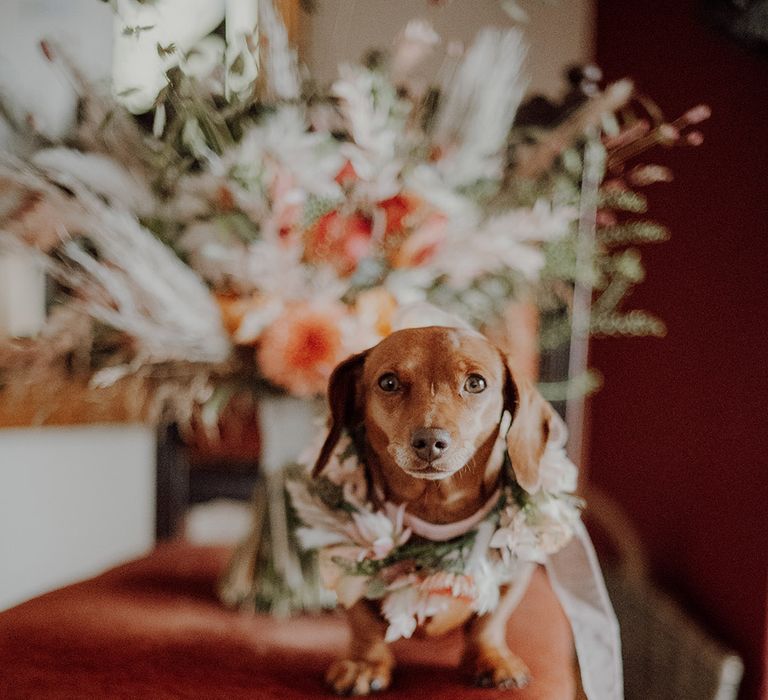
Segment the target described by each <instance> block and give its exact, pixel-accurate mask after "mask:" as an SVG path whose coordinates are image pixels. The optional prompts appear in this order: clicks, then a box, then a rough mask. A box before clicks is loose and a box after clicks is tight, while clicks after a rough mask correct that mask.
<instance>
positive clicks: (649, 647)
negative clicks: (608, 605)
mask: <svg viewBox="0 0 768 700" xmlns="http://www.w3.org/2000/svg"><path fill="white" fill-rule="evenodd" d="M587 499H588V502H589V504H590V508H589V511H590V522H591V523H593V524H596V525H598V527H599V528H600V529H601V530H605V533H606V535H608V536H609V537H610V538H611V540H612V541H614V543H615V545H616V549H617V551H618V552H619V554H620V563H619V564H618V565H615V566H613V567H611V566H606V567H605V580H606V585H607V587H608V592H609V594H610V597H611V600H612V601H613V605H614V609H615V611H616V616H617V618H618V620H619V626H620V628H621V643H622V657H623V661H624V693H625V698H626V700H730V699H732V698H734V699H735V698H736V695H737V693H738V689H739V684H740V682H741V677H742V674H743V671H744V666H743V664H742V661H741V659H740V658H739V657H738V656H737V655H736V654H734V653H733V652H730V651H728V650H727V649H725V648H724V647H722V646H721V645H720V644H719V643H717V642H716V641H714V640H713V639H712V638H711V637H709V636H708V635H707V634H706V633H705V632H704V631H703V630H702V629H701V628H699V627H698V626H697V625H695V624H694V623H693V622H692V621H691V620H690V619H689V618H688V617H687V616H686V615H685V613H684V612H683V611H682V610H681V609H680V607H679V606H678V605H676V604H675V603H674V602H673V601H672V600H671V599H670V598H669V597H668V596H666V595H664V594H663V593H662V592H661V591H659V589H658V588H657V587H656V586H655V585H654V584H653V583H652V582H651V580H650V577H649V576H648V574H647V570H648V569H647V565H646V561H645V556H644V549H643V547H642V544H641V543H640V541H639V538H638V537H637V533H636V532H635V530H634V528H633V526H632V525H631V524H630V523H629V521H628V519H627V517H626V515H624V514H623V512H622V511H621V510H620V509H619V508H618V507H617V505H616V504H615V503H612V502H611V501H610V500H609V499H608V498H607V497H606V496H604V495H602V494H599V493H596V492H594V491H593V490H590V493H589V494H588V495H587Z"/></svg>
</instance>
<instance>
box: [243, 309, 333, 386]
mask: <svg viewBox="0 0 768 700" xmlns="http://www.w3.org/2000/svg"><path fill="white" fill-rule="evenodd" d="M344 316H345V309H344V307H343V306H342V305H341V304H327V305H321V304H315V303H311V302H306V303H296V304H293V305H291V306H288V307H287V308H286V310H285V311H284V312H283V313H282V314H281V315H280V317H279V318H278V319H276V320H275V321H273V322H272V323H271V324H270V325H269V326H267V328H266V329H265V330H264V332H263V333H262V335H261V338H260V342H259V347H258V350H257V351H256V359H257V361H258V363H259V367H260V369H261V373H262V374H263V375H264V377H265V378H266V379H268V380H269V381H271V382H272V383H274V384H276V385H277V386H280V387H283V388H284V389H287V390H288V391H289V392H291V393H292V394H295V395H297V396H311V395H312V394H319V393H321V392H323V391H325V388H326V385H327V383H328V377H329V376H330V374H331V372H332V371H333V368H334V367H335V366H336V365H337V364H338V363H339V362H340V361H341V360H343V359H344V357H345V355H346V354H347V353H346V349H345V347H344V342H343V337H342V329H341V324H342V321H343V319H344Z"/></svg>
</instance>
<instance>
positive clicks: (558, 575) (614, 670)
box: [545, 522, 624, 700]
mask: <svg viewBox="0 0 768 700" xmlns="http://www.w3.org/2000/svg"><path fill="white" fill-rule="evenodd" d="M574 530H575V532H574V537H573V539H572V540H571V541H570V542H569V543H568V545H567V546H566V547H564V548H563V549H561V550H560V551H559V552H557V553H556V554H553V555H551V556H550V557H548V558H547V561H546V563H545V566H546V569H547V573H548V574H549V580H550V582H551V584H552V588H553V589H554V591H555V593H556V595H557V597H558V599H559V600H560V604H561V605H562V606H563V609H564V610H565V613H566V615H567V616H568V619H569V621H570V623H571V628H572V629H573V636H574V640H575V642H576V654H577V655H578V657H579V667H580V669H581V679H582V684H583V687H584V692H585V693H586V695H587V698H589V700H622V699H623V697H624V682H623V678H622V675H623V674H622V665H621V639H620V637H619V623H618V621H617V620H616V615H615V614H614V612H613V606H612V605H611V601H610V598H609V597H608V592H607V591H606V589H605V583H604V581H603V575H602V572H601V571H600V564H599V563H598V561H597V555H596V554H595V549H594V547H593V546H592V541H591V540H590V539H589V534H588V533H587V529H586V528H585V527H584V524H583V523H581V522H578V523H577V524H576V526H575V528H574Z"/></svg>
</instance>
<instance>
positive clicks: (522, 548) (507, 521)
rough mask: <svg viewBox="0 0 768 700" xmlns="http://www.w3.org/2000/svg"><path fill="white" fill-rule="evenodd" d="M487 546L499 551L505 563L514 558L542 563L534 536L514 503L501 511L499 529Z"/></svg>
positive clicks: (541, 554)
mask: <svg viewBox="0 0 768 700" xmlns="http://www.w3.org/2000/svg"><path fill="white" fill-rule="evenodd" d="M489 546H490V547H495V548H497V549H499V550H500V551H501V556H502V558H503V559H504V561H505V562H510V561H511V560H512V559H515V558H519V559H523V560H526V561H536V562H542V561H543V553H542V552H541V551H540V549H539V547H538V542H537V539H536V534H535V533H534V532H533V530H532V529H531V528H530V527H528V523H527V522H526V516H525V513H524V512H523V511H522V510H521V509H520V508H519V507H518V506H517V504H515V503H512V504H510V505H508V506H507V507H506V508H505V509H504V510H503V511H502V513H501V518H500V520H499V529H498V530H496V532H495V533H494V534H493V537H492V538H491V541H490V543H489Z"/></svg>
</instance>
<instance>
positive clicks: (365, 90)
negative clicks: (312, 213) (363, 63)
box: [332, 66, 404, 201]
mask: <svg viewBox="0 0 768 700" xmlns="http://www.w3.org/2000/svg"><path fill="white" fill-rule="evenodd" d="M340 74H341V77H340V78H339V79H338V80H337V81H336V82H335V83H334V84H333V88H332V92H333V94H334V95H335V96H336V97H338V98H339V100H340V107H339V108H340V111H341V113H342V115H343V117H344V121H345V124H346V126H347V128H348V130H349V133H350V136H351V137H352V141H351V142H347V143H344V144H343V145H342V146H341V153H342V155H343V156H344V157H345V158H347V159H348V160H349V161H350V163H351V164H352V167H353V168H354V169H355V173H356V174H357V177H358V178H359V182H358V184H357V189H358V190H359V193H358V194H360V195H361V196H363V197H365V198H367V199H369V200H371V201H379V200H382V199H386V198H388V197H392V196H394V195H395V194H397V193H398V192H399V191H400V184H399V182H398V178H399V175H400V170H401V169H402V162H401V160H400V158H399V157H398V155H397V146H398V144H399V142H400V141H401V140H402V132H403V125H404V119H403V116H404V114H403V107H402V103H401V102H400V100H399V99H398V97H397V95H396V93H395V91H394V88H393V87H392V85H391V84H390V83H389V82H388V81H385V80H384V78H383V77H382V76H380V75H377V74H376V73H373V72H372V71H369V70H365V69H362V68H356V67H351V66H342V67H341V69H340Z"/></svg>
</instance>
